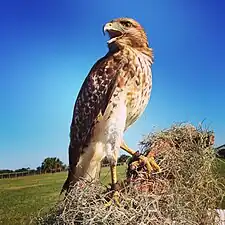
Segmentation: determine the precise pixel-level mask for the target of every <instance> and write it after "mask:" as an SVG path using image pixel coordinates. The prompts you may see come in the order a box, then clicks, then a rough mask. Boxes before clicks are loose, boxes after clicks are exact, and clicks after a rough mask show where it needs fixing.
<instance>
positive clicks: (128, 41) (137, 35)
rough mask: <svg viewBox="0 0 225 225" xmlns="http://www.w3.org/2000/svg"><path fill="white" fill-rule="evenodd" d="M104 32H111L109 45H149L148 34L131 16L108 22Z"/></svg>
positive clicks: (141, 46) (134, 46) (135, 46)
mask: <svg viewBox="0 0 225 225" xmlns="http://www.w3.org/2000/svg"><path fill="white" fill-rule="evenodd" d="M103 32H104V34H105V32H107V33H108V34H109V37H110V40H109V41H108V45H109V46H110V45H114V44H116V45H118V46H124V45H125V46H126V45H128V46H131V47H133V48H143V47H148V40H147V35H146V33H145V31H144V29H143V28H142V26H141V25H140V24H139V23H138V22H137V21H135V20H134V19H131V18H118V19H114V20H112V21H110V22H109V23H106V24H105V25H104V27H103Z"/></svg>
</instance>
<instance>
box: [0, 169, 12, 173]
mask: <svg viewBox="0 0 225 225" xmlns="http://www.w3.org/2000/svg"><path fill="white" fill-rule="evenodd" d="M13 172H14V171H13V170H8V169H4V170H0V174H3V173H13Z"/></svg>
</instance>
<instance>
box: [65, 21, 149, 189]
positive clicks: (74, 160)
mask: <svg viewBox="0 0 225 225" xmlns="http://www.w3.org/2000/svg"><path fill="white" fill-rule="evenodd" d="M103 29H104V32H108V34H109V37H110V40H109V41H108V49H109V51H108V53H107V54H106V55H105V56H104V57H103V58H101V59H100V60H98V61H97V62H96V63H95V65H94V66H93V67H92V69H91V71H90V72H89V74H88V76H87V77H86V79H85V81H84V83H83V85H82V87H81V90H80V92H79V94H78V97H77V100H76V103H75V107H74V112H73V119H72V123H71V131H70V145H69V174H68V178H67V180H66V182H65V184H64V187H63V190H64V189H66V190H68V189H69V185H70V184H73V183H75V182H76V181H77V180H78V179H79V178H81V177H82V178H85V179H88V180H93V179H98V178H99V173H100V162H101V160H102V159H103V158H104V157H107V158H108V160H109V162H110V165H111V175H112V187H114V188H115V184H116V182H117V177H116V164H117V157H118V153H119V149H120V147H121V148H123V149H125V150H126V151H128V152H130V153H132V154H133V152H132V150H130V149H129V148H128V147H127V146H126V145H125V143H124V142H123V134H124V132H125V130H127V128H128V127H130V126H131V125H132V124H133V123H134V122H135V121H136V120H137V119H138V118H139V117H140V116H141V114H142V113H143V112H144V109H145V107H146V106H147V104H148V101H149V97H150V93H151V89H152V72H151V65H152V63H153V53H152V49H151V48H149V44H148V40H147V36H146V33H145V31H144V29H143V28H142V27H141V25H140V24H139V23H138V22H136V21H135V20H133V19H130V18H119V19H114V20H112V21H111V22H109V23H107V24H105V26H104V28H103Z"/></svg>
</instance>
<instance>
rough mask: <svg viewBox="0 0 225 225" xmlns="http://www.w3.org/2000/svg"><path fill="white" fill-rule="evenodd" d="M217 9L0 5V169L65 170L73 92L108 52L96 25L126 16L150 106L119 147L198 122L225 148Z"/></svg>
mask: <svg viewBox="0 0 225 225" xmlns="http://www.w3.org/2000/svg"><path fill="white" fill-rule="evenodd" d="M224 11H225V2H224V1H222V0H221V1H219V0H215V1H203V0H186V1H181V0H170V1H168V0H160V1H156V0H154V1H153V0H146V1H141V0H139V1H130V0H129V1H128V0H123V1H121V0H113V1H96V0H95V1H75V0H61V1H58V0H38V1H28V0H26V1H25V0H24V1H23V0H15V1H11V0H2V1H1V3H0V29H1V31H0V107H1V108H0V168H11V169H15V168H21V167H28V166H29V167H31V168H35V167H37V166H39V165H40V163H41V162H42V160H43V159H44V158H45V157H48V156H50V157H51V156H57V157H59V158H60V159H61V160H63V161H64V162H66V163H67V160H68V158H67V152H68V151H67V147H68V142H69V138H68V137H69V127H70V122H71V118H72V111H73V105H74V102H75V99H76V96H77V93H78V91H79V88H80V86H81V84H82V81H83V80H84V78H85V76H86V75H87V73H88V72H89V70H90V68H91V67H92V65H93V64H94V63H95V62H96V60H97V59H99V58H100V57H102V56H103V55H104V54H105V53H106V52H107V45H106V41H107V37H105V36H103V34H102V26H103V24H104V23H106V22H108V21H110V20H111V19H113V18H117V17H125V16H126V17H133V18H134V19H137V20H138V21H139V22H140V23H141V24H142V25H143V26H144V28H145V30H146V32H147V34H148V38H149V42H150V45H151V46H152V48H153V49H154V53H155V63H154V65H153V91H152V96H151V101H150V103H149V105H148V107H147V109H146V111H145V113H144V115H143V116H142V117H141V119H140V120H139V121H138V122H136V124H135V125H134V126H133V127H132V128H131V129H130V130H129V131H128V132H127V133H126V135H125V138H126V141H127V143H128V144H129V145H130V146H131V147H133V148H137V144H138V141H139V140H140V139H141V138H142V135H144V134H147V133H148V132H150V131H152V130H153V127H156V128H166V127H169V126H170V125H171V124H172V123H174V122H182V121H188V122H191V123H193V124H195V125H197V124H198V123H199V122H201V121H202V120H204V119H206V120H205V122H204V124H205V125H206V126H209V127H210V128H212V129H214V131H215V134H216V145H220V144H223V143H225V108H224V102H225V86H224V85H225V14H224Z"/></svg>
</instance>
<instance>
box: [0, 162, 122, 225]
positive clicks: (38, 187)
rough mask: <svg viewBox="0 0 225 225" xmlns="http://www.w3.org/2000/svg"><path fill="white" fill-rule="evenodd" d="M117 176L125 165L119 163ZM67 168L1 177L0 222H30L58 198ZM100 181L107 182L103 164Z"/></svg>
mask: <svg viewBox="0 0 225 225" xmlns="http://www.w3.org/2000/svg"><path fill="white" fill-rule="evenodd" d="M118 174H119V177H120V178H123V177H124V174H125V167H124V166H119V167H118ZM66 176H67V173H66V172H62V173H55V174H43V175H35V176H27V177H19V178H13V179H2V180H0V224H4V225H14V224H30V223H31V222H32V218H34V217H35V216H37V215H39V213H44V212H46V211H48V210H49V209H50V208H51V207H52V206H53V205H54V203H56V201H57V200H58V199H59V192H60V190H61V187H62V185H63V182H64V181H65V179H66ZM101 182H102V183H104V184H108V183H110V170H109V168H103V169H102V172H101Z"/></svg>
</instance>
